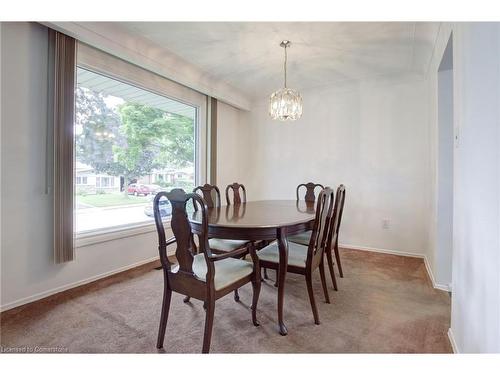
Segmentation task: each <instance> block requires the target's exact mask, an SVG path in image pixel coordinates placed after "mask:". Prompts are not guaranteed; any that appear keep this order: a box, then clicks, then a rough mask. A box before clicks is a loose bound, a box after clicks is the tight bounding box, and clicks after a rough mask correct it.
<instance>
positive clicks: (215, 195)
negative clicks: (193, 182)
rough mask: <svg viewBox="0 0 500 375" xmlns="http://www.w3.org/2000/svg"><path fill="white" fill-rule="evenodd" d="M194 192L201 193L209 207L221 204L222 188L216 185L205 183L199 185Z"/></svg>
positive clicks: (196, 208)
mask: <svg viewBox="0 0 500 375" xmlns="http://www.w3.org/2000/svg"><path fill="white" fill-rule="evenodd" d="M193 193H196V194H198V195H201V196H202V197H203V199H204V200H205V204H206V205H207V207H208V208H214V207H220V206H221V199H220V190H219V188H218V187H217V186H215V185H210V184H205V185H203V186H197V187H195V188H194V189H193ZM193 204H194V201H193ZM194 209H195V210H198V205H197V204H194Z"/></svg>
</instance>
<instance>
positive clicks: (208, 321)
mask: <svg viewBox="0 0 500 375" xmlns="http://www.w3.org/2000/svg"><path fill="white" fill-rule="evenodd" d="M206 305H207V311H206V317H205V333H204V335H203V349H202V351H201V352H202V353H208V352H209V351H210V341H211V340H212V328H213V325H214V312H215V299H210V300H208V301H206Z"/></svg>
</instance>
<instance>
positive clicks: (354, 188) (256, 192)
mask: <svg viewBox="0 0 500 375" xmlns="http://www.w3.org/2000/svg"><path fill="white" fill-rule="evenodd" d="M427 89H428V88H427V83H426V82H425V81H424V80H422V79H418V78H412V77H400V78H398V79H379V80H375V81H366V82H362V83H359V84H347V85H340V86H338V87H331V88H318V89H314V90H308V91H304V92H302V97H303V100H304V113H303V116H302V118H301V119H300V120H298V121H296V122H291V123H288V122H285V123H283V122H278V121H273V120H271V119H270V118H269V116H268V114H267V101H266V100H265V99H266V98H263V101H262V103H258V104H257V106H256V107H255V108H254V109H253V110H252V112H251V113H250V115H249V117H250V119H249V124H250V128H251V129H250V132H251V134H250V137H249V145H250V147H248V148H247V150H248V151H247V155H248V157H249V158H250V160H251V162H250V164H249V165H250V167H249V173H250V178H249V180H250V181H251V183H250V184H249V191H250V192H251V193H252V198H253V199H264V198H279V199H295V188H296V186H297V185H298V184H299V183H302V182H309V181H313V182H320V183H323V184H325V185H330V186H334V187H336V186H338V185H339V184H341V183H343V184H344V185H345V186H346V192H347V195H346V203H345V209H344V218H343V221H342V230H341V237H340V242H341V243H342V244H347V245H352V246H355V247H358V248H360V247H366V248H376V249H385V250H392V251H398V252H407V253H413V254H421V255H425V254H426V252H427V248H428V236H427V233H428V222H427V216H428V215H427V212H426V210H428V207H429V198H430V197H429V189H428V184H429V173H430V170H429V163H430V162H429V156H428V149H429V134H428V102H427V99H426V97H427ZM385 219H388V220H389V221H390V223H389V229H383V228H382V220H385Z"/></svg>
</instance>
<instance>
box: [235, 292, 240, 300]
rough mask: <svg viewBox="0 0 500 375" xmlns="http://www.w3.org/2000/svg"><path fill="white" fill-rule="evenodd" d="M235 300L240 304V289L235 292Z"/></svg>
mask: <svg viewBox="0 0 500 375" xmlns="http://www.w3.org/2000/svg"><path fill="white" fill-rule="evenodd" d="M234 300H235V301H236V302H240V295H239V294H238V289H235V290H234Z"/></svg>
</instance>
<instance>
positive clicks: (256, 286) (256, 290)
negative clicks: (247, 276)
mask: <svg viewBox="0 0 500 375" xmlns="http://www.w3.org/2000/svg"><path fill="white" fill-rule="evenodd" d="M252 290H253V297H252V322H253V325H254V326H256V327H258V326H259V325H260V323H259V321H258V320H257V303H258V302H259V294H260V279H259V280H256V281H252Z"/></svg>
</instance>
